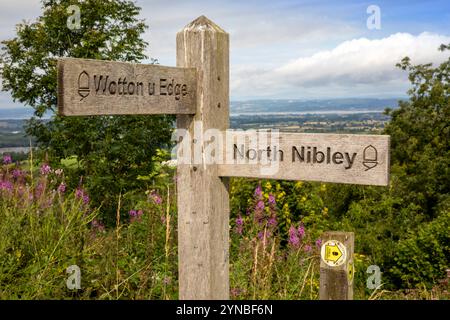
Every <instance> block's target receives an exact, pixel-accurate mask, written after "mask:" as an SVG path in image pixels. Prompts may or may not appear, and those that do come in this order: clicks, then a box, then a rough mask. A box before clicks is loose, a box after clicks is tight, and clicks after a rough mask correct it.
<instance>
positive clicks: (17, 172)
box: [12, 169, 23, 179]
mask: <svg viewBox="0 0 450 320" xmlns="http://www.w3.org/2000/svg"><path fill="white" fill-rule="evenodd" d="M12 176H13V178H15V179H18V178H20V177H21V176H23V171H22V170H20V169H14V170H13V172H12Z"/></svg>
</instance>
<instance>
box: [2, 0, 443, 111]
mask: <svg viewBox="0 0 450 320" xmlns="http://www.w3.org/2000/svg"><path fill="white" fill-rule="evenodd" d="M136 2H137V4H138V5H139V6H141V7H142V12H141V17H142V18H145V19H146V21H147V24H148V25H149V29H148V31H147V32H146V34H145V35H144V38H145V39H146V40H147V41H148V42H149V43H150V45H149V47H148V52H147V54H148V55H149V56H150V57H153V58H157V59H158V60H159V62H160V63H161V64H163V65H175V34H176V32H177V31H179V30H181V29H182V28H183V27H184V25H186V24H188V23H189V22H190V21H192V20H193V19H195V18H196V17H198V16H200V15H202V14H203V15H206V16H207V17H209V18H210V19H211V20H213V21H214V22H216V23H217V24H218V25H220V26H221V27H222V28H223V29H225V30H226V31H227V32H229V33H230V45H231V48H230V49H231V51H230V54H231V59H230V70H231V78H230V88H231V99H234V100H245V99H257V98H264V99H265V98H275V99H283V98H286V99H321V98H335V97H336V98H339V97H402V96H405V92H406V90H407V88H408V81H407V77H406V74H405V73H403V72H401V71H400V70H398V69H396V68H395V63H396V62H398V61H399V60H400V59H401V58H402V57H403V56H405V55H408V56H410V57H411V58H412V59H413V62H417V63H426V62H434V63H439V62H441V61H443V60H444V59H446V58H447V57H448V53H445V54H443V53H439V52H438V51H437V47H438V46H439V44H440V43H443V42H445V43H450V1H317V0H309V1H299V0H288V1H255V0H247V1H242V0H241V1H234V0H233V1H215V0H209V1H199V0H183V1H166V0H164V1H160V0H156V1H144V0H137V1H136ZM0 4H1V7H2V10H1V12H0V39H8V38H10V37H12V36H13V35H14V25H15V24H16V23H18V22H20V21H22V20H23V19H27V20H30V19H31V20H32V19H34V18H35V17H37V16H38V15H39V14H40V3H39V1H37V0H21V1H10V0H8V1H5V0H1V2H0ZM370 5H376V6H378V7H379V8H380V13H381V16H380V17H381V25H380V26H381V28H380V29H368V27H367V19H368V18H369V16H370V14H368V13H367V8H368V7H369V6H370ZM81 14H83V13H82V12H81ZM11 104H12V102H11V99H10V98H9V94H8V93H2V94H0V107H7V106H11Z"/></svg>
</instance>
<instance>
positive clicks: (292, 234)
mask: <svg viewBox="0 0 450 320" xmlns="http://www.w3.org/2000/svg"><path fill="white" fill-rule="evenodd" d="M289 244H291V245H292V246H293V247H296V248H297V247H298V246H299V245H300V238H299V236H298V230H297V229H296V228H295V227H294V226H291V227H290V228H289Z"/></svg>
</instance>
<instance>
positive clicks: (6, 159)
mask: <svg viewBox="0 0 450 320" xmlns="http://www.w3.org/2000/svg"><path fill="white" fill-rule="evenodd" d="M10 163H12V158H11V155H9V154H4V155H3V164H10Z"/></svg>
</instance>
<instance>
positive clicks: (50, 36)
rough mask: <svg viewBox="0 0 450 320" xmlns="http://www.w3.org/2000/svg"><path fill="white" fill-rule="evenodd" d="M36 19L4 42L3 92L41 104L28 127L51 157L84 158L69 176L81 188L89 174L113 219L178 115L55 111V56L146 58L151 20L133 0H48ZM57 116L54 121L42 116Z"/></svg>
mask: <svg viewBox="0 0 450 320" xmlns="http://www.w3.org/2000/svg"><path fill="white" fill-rule="evenodd" d="M73 4H76V5H78V6H79V8H80V13H81V24H80V26H81V28H80V29H78V30H70V29H68V27H67V19H68V17H69V15H70V13H68V12H67V7H68V6H70V5H73ZM42 6H43V14H42V16H40V17H39V18H38V19H37V21H36V22H33V23H25V22H23V23H21V24H19V25H18V28H17V35H16V37H14V38H13V39H10V40H5V41H3V42H2V44H3V45H4V46H3V47H2V55H1V63H0V65H1V71H2V84H3V90H6V91H10V93H11V95H12V97H13V99H14V100H16V101H19V102H21V103H24V104H26V105H29V106H30V107H32V108H34V110H35V112H34V114H35V117H33V118H32V119H31V120H30V121H29V122H28V124H27V133H28V134H30V135H33V136H35V137H36V138H37V142H38V144H39V146H40V147H41V148H43V149H44V150H45V151H46V152H47V154H48V160H49V161H52V162H54V163H58V162H59V160H60V159H64V158H67V157H70V156H77V159H78V161H79V162H80V166H79V170H78V171H76V172H72V173H71V174H69V172H67V173H68V175H69V176H70V177H71V179H70V181H69V182H70V184H71V185H72V186H75V185H76V184H78V183H79V180H80V176H83V177H84V179H83V183H84V184H85V187H86V188H87V189H88V190H89V191H90V194H91V196H92V200H93V201H94V203H95V204H96V205H100V204H102V215H104V216H105V218H106V220H107V221H108V222H109V223H112V221H113V220H114V210H115V209H114V208H115V205H116V202H117V201H116V199H117V196H118V194H119V193H120V192H122V193H125V192H128V191H129V190H133V189H136V188H141V187H142V186H143V185H142V184H140V183H139V182H138V181H137V180H136V178H137V177H138V175H144V174H148V173H149V172H151V170H152V165H153V164H152V161H151V159H152V157H153V156H154V155H155V153H156V149H157V148H161V147H164V146H166V147H167V146H168V145H169V144H170V137H171V127H172V121H173V117H170V116H152V117H148V116H147V117H143V116H96V117H61V116H59V115H57V114H56V105H57V98H56V97H57V96H56V80H57V79H56V78H57V77H56V61H57V60H56V59H57V58H59V57H76V58H91V59H101V60H119V61H130V62H137V61H139V60H141V59H143V58H145V57H146V56H145V53H144V50H145V47H146V45H147V43H146V42H145V41H144V40H143V39H142V38H141V35H142V33H143V32H144V31H145V29H146V28H147V26H146V25H145V23H144V22H143V21H142V20H139V19H138V14H139V11H140V8H138V7H137V6H136V5H135V4H134V2H131V1H123V0H113V1H103V0H88V1H71V0H70V1H69V0H61V1H49V0H47V1H42ZM45 112H50V113H51V114H53V116H52V118H51V120H50V121H43V120H41V119H40V118H41V117H42V116H43V115H44V113H45Z"/></svg>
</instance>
